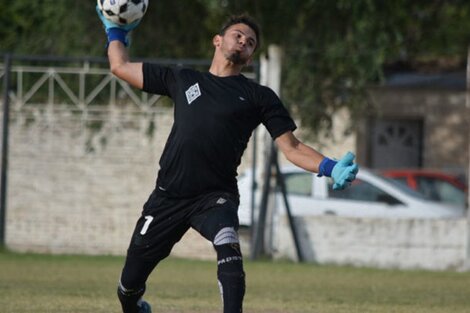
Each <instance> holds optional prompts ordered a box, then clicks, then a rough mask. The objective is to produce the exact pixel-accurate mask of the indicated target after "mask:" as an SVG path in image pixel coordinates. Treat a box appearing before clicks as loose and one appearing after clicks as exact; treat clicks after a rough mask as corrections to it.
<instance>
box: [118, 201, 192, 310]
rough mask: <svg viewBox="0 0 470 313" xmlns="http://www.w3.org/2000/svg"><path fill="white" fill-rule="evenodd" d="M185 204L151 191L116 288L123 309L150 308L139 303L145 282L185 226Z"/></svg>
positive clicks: (182, 232)
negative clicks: (158, 195)
mask: <svg viewBox="0 0 470 313" xmlns="http://www.w3.org/2000/svg"><path fill="white" fill-rule="evenodd" d="M188 202H189V201H188ZM189 203H192V202H189ZM186 206H187V203H186V202H185V201H175V200H171V199H170V200H169V199H166V198H162V197H157V196H156V195H155V194H152V195H151V196H150V198H149V201H147V203H146V204H145V206H144V210H143V212H142V215H141V217H140V218H139V220H138V221H137V224H136V227H135V229H134V233H133V235H132V239H131V242H130V245H129V249H128V250H127V258H126V263H125V265H124V268H123V270H122V274H121V278H120V281H119V286H118V291H117V293H118V298H119V301H120V302H121V306H122V310H123V312H124V313H143V312H145V313H146V312H150V307H149V306H148V304H147V309H145V307H142V304H145V303H142V301H141V298H142V295H143V294H144V292H145V283H146V281H147V278H148V277H149V275H150V273H151V272H152V271H153V269H154V268H155V266H157V264H158V263H159V262H160V261H161V260H163V259H164V258H166V257H167V256H168V255H169V254H170V251H171V249H172V248H173V246H174V244H175V243H176V242H178V241H179V240H180V239H181V237H182V236H183V235H184V233H185V232H186V231H187V230H188V228H189V226H188V224H187V220H186V216H185V215H184V211H183V209H184V207H186ZM170 216H171V218H169V217H170Z"/></svg>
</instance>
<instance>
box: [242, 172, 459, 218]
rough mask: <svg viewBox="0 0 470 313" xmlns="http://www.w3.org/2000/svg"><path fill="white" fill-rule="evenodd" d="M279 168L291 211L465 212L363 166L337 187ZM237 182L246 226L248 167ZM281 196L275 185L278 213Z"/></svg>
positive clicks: (438, 214)
mask: <svg viewBox="0 0 470 313" xmlns="http://www.w3.org/2000/svg"><path fill="white" fill-rule="evenodd" d="M282 172H283V177H284V178H285V183H286V187H287V192H288V200H289V204H290V208H291V213H292V214H293V215H301V216H312V215H336V216H345V217H376V218H379V217H380V218H458V217H462V216H464V215H465V210H464V209H463V208H461V207H458V206H452V205H448V204H444V203H439V202H435V201H431V200H429V199H426V198H425V197H424V196H422V195H421V194H419V193H417V192H415V191H414V190H412V189H410V188H408V187H406V186H405V185H403V184H401V183H397V182H395V181H394V180H392V179H389V178H386V177H383V176H379V175H377V174H374V173H373V172H371V171H369V170H367V169H364V168H361V169H360V170H359V173H358V175H357V178H356V180H355V181H354V182H353V183H352V185H351V186H350V187H349V188H347V189H345V190H341V191H337V190H333V189H332V181H331V179H329V178H327V177H318V176H317V175H316V174H312V173H310V172H306V171H304V170H302V169H300V168H297V167H284V168H283V169H282ZM261 185H262V184H260V186H259V188H257V191H256V193H255V199H256V201H255V203H256V204H257V205H259V202H260V201H259V200H260V193H261V189H262V188H261V187H262V186H261ZM238 186H239V190H240V208H239V219H240V224H241V225H245V226H249V225H251V186H252V175H251V171H247V172H245V173H244V174H243V175H241V176H240V178H239V183H238ZM281 196H282V195H281V193H280V191H279V188H276V192H275V197H274V207H275V209H276V211H277V212H278V213H280V214H285V208H284V204H283V200H282V198H281ZM255 208H256V207H255ZM255 213H256V214H257V211H256V212H255Z"/></svg>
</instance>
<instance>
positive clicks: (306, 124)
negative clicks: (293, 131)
mask: <svg viewBox="0 0 470 313" xmlns="http://www.w3.org/2000/svg"><path fill="white" fill-rule="evenodd" d="M219 3H221V4H224V5H221V7H223V9H224V10H227V11H235V12H242V11H247V12H249V13H250V14H252V15H254V16H255V17H257V19H258V20H259V21H260V22H262V24H263V28H264V35H265V40H264V41H265V42H266V44H269V43H276V44H279V45H281V46H282V47H283V48H284V51H285V58H284V70H283V74H284V77H283V89H282V97H283V99H284V101H285V103H286V104H288V105H289V106H290V109H291V110H292V111H293V112H294V114H295V113H300V112H301V113H302V114H296V115H297V116H298V117H299V119H300V121H301V124H302V127H303V128H306V129H309V130H310V134H312V135H313V136H315V134H317V133H318V130H320V129H323V130H325V129H326V130H328V129H330V128H331V127H332V116H333V114H334V113H335V112H336V111H337V110H339V109H341V108H349V109H350V112H351V113H352V124H351V126H354V121H356V120H357V119H358V118H360V117H362V116H364V115H365V114H366V112H369V111H370V110H371V108H370V107H369V105H368V102H367V93H366V88H367V86H369V85H370V84H377V83H380V82H381V81H383V79H384V75H385V74H384V73H385V70H386V69H387V68H392V67H393V66H394V65H396V64H401V65H402V66H403V65H404V66H406V67H407V68H408V69H413V70H425V69H429V68H432V69H437V67H438V65H439V66H441V69H442V66H445V67H446V68H447V69H449V68H452V67H459V66H463V64H465V56H466V49H467V46H468V43H469V41H470V33H469V32H468V31H467V30H468V29H470V18H469V17H470V16H469V15H470V3H469V2H468V1H463V0H456V1H445V0H434V1H407V0H397V1H381V0H367V1H355V0H338V1H329V0H292V1H285V0H277V1H275V0H239V1H221V2H219ZM265 46H266V45H265ZM427 65H430V66H427Z"/></svg>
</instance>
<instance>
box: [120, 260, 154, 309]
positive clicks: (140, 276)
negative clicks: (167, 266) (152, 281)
mask: <svg viewBox="0 0 470 313" xmlns="http://www.w3.org/2000/svg"><path fill="white" fill-rule="evenodd" d="M156 264H157V262H154V261H145V260H140V259H137V258H129V257H128V258H127V259H126V263H125V265H124V268H123V270H122V273H121V278H120V280H119V286H118V290H117V294H118V298H119V301H120V302H121V306H122V311H123V312H124V313H139V311H140V305H139V304H140V303H139V301H141V298H142V296H143V295H144V293H145V282H146V281H147V278H148V276H149V275H150V273H151V272H152V270H153V269H154V268H155V266H156Z"/></svg>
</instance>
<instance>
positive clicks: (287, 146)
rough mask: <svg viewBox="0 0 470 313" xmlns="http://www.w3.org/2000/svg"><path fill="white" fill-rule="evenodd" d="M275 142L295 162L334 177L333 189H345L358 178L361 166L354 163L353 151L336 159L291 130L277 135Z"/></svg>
mask: <svg viewBox="0 0 470 313" xmlns="http://www.w3.org/2000/svg"><path fill="white" fill-rule="evenodd" d="M275 142H276V144H277V146H278V148H279V150H281V151H282V153H284V155H285V156H286V158H287V159H288V160H289V161H290V162H292V163H293V164H295V165H297V166H298V167H301V168H303V169H305V170H307V171H310V172H314V173H318V175H319V176H328V177H332V178H333V181H334V184H333V189H344V188H346V187H347V186H349V184H350V183H351V182H352V181H353V180H354V179H355V178H356V174H357V172H358V170H359V167H358V166H357V164H354V162H353V161H354V157H355V156H354V154H352V153H351V152H348V153H347V154H346V155H345V156H344V157H343V158H341V159H340V160H339V161H334V160H332V159H330V158H327V157H325V156H324V155H323V154H321V153H320V152H318V151H316V150H315V149H313V148H311V147H309V146H307V145H305V144H303V143H302V142H300V140H298V139H297V138H296V137H295V136H294V134H293V133H292V132H291V131H288V132H286V133H284V134H282V135H281V136H279V137H277V138H276V140H275Z"/></svg>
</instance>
